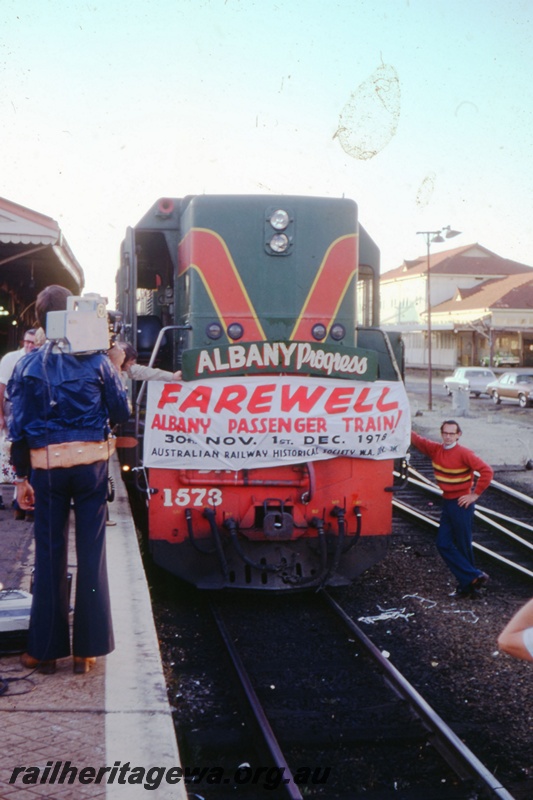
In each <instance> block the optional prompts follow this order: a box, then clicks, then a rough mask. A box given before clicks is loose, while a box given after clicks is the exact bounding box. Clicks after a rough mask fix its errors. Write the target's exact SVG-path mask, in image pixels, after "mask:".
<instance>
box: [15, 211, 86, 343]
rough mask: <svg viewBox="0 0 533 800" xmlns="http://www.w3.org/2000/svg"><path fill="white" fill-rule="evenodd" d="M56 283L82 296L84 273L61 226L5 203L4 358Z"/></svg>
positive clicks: (41, 215)
mask: <svg viewBox="0 0 533 800" xmlns="http://www.w3.org/2000/svg"><path fill="white" fill-rule="evenodd" d="M52 283H58V284H60V285H61V286H65V287H66V288H67V289H70V291H71V292H72V293H73V294H75V295H79V294H81V293H82V289H83V286H84V283H85V279H84V275H83V270H82V268H81V266H80V264H79V263H78V261H77V260H76V258H75V257H74V255H73V253H72V251H71V249H70V247H69V245H68V243H67V241H66V239H65V237H64V236H63V234H62V232H61V230H60V228H59V225H58V224H57V222H56V221H55V220H53V219H51V218H50V217H47V216H45V215H44V214H40V213H39V212H37V211H32V210H31V209H29V208H25V207H24V206H19V205H17V203H13V202H11V201H10V200H6V199H5V198H3V197H0V355H2V354H3V353H4V352H6V351H8V350H10V349H15V347H16V346H17V344H18V342H19V340H20V334H21V331H22V330H23V329H24V328H28V327H32V326H33V325H34V323H35V310H34V303H35V298H36V297H37V295H38V293H39V292H40V291H41V289H44V287H45V286H49V285H50V284H52Z"/></svg>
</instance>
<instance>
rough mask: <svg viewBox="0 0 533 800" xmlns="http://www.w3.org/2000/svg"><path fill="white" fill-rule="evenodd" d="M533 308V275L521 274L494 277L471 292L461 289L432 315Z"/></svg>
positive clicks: (435, 308) (470, 290)
mask: <svg viewBox="0 0 533 800" xmlns="http://www.w3.org/2000/svg"><path fill="white" fill-rule="evenodd" d="M497 308H509V309H530V308H533V275H531V274H524V273H522V274H517V275H508V276H507V277H505V278H494V279H492V280H487V281H485V282H484V283H481V284H479V285H478V286H474V287H472V288H470V289H457V291H456V292H455V295H454V296H453V297H452V298H451V299H450V300H446V301H445V302H444V303H440V304H439V305H437V306H434V307H433V309H432V313H437V314H438V313H447V312H448V313H454V312H455V313H459V312H461V311H473V310H476V309H480V310H481V309H483V310H489V309H497Z"/></svg>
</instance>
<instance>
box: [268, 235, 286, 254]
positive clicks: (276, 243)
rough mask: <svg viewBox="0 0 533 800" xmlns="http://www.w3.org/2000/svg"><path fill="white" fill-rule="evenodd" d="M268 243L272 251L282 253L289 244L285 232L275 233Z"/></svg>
mask: <svg viewBox="0 0 533 800" xmlns="http://www.w3.org/2000/svg"><path fill="white" fill-rule="evenodd" d="M269 244H270V249H271V250H273V251H274V253H284V252H285V250H287V248H288V246H289V237H288V236H287V234H285V233H277V234H276V235H275V236H273V237H272V239H271V240H270V243H269Z"/></svg>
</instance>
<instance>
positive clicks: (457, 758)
mask: <svg viewBox="0 0 533 800" xmlns="http://www.w3.org/2000/svg"><path fill="white" fill-rule="evenodd" d="M321 594H322V596H323V597H324V599H325V600H326V601H327V602H328V603H329V604H330V606H331V608H332V609H333V611H334V612H335V614H336V615H337V616H338V617H339V619H340V620H341V621H342V622H343V623H344V625H345V626H346V627H347V628H348V629H349V631H350V633H351V634H353V635H354V636H356V637H357V639H358V641H359V643H360V644H361V645H362V646H363V647H364V649H365V651H366V652H367V653H368V655H369V656H370V657H371V658H372V660H373V661H374V662H375V663H376V665H377V666H378V668H379V670H380V671H381V672H382V673H383V674H384V675H385V676H386V679H387V681H388V682H389V683H390V684H391V685H392V686H393V688H394V689H395V691H396V692H398V694H399V695H400V696H401V697H402V698H403V699H404V700H405V701H406V702H407V703H408V704H409V706H410V707H411V708H412V710H413V711H414V713H415V714H416V715H417V716H418V718H419V719H420V720H421V721H422V722H423V724H424V725H425V726H426V727H427V729H428V730H429V732H430V734H431V744H432V745H433V746H434V747H435V749H436V750H437V751H438V752H439V753H440V755H441V756H442V757H443V758H444V759H445V761H446V762H447V763H448V765H449V766H450V767H451V768H452V769H453V770H454V772H455V773H456V774H457V775H458V776H459V778H461V780H465V779H469V780H473V781H475V782H476V784H478V785H479V786H480V788H481V790H482V791H483V792H484V797H486V798H499V800H514V798H513V795H511V794H510V793H509V792H508V791H507V789H506V788H505V787H504V786H502V784H501V782H500V781H499V780H498V779H497V778H496V777H495V776H494V775H493V774H492V773H491V772H490V771H489V770H488V769H487V768H486V767H485V766H484V765H483V764H482V763H481V761H480V760H479V759H478V758H477V757H476V756H475V755H474V753H472V751H471V750H470V749H469V748H468V747H467V746H466V745H465V744H464V742H462V741H461V739H459V737H458V736H457V735H456V734H455V733H454V732H453V731H452V730H451V728H450V727H449V726H448V725H447V724H446V723H445V722H444V720H442V719H441V717H440V716H439V715H438V714H437V713H436V711H435V710H434V709H433V708H432V707H431V706H430V705H429V704H428V703H427V702H426V700H424V698H423V697H422V696H421V695H420V694H419V693H418V691H417V690H416V689H415V688H414V687H413V686H412V685H411V684H410V683H409V681H407V679H406V678H405V677H404V676H403V675H402V674H401V672H399V671H398V669H397V668H396V667H395V666H394V665H393V664H391V663H390V661H389V660H388V659H387V658H385V656H384V655H383V654H382V653H381V651H380V650H379V649H378V648H377V647H376V645H375V644H374V643H373V642H372V641H371V640H370V639H369V638H368V636H366V634H365V633H364V632H363V631H362V630H361V628H360V627H359V626H358V625H357V624H356V623H355V622H354V621H353V620H352V618H351V617H350V616H348V614H347V613H346V612H345V611H344V609H342V608H341V607H340V606H339V605H338V603H337V602H336V601H335V600H334V599H333V598H332V597H331V595H330V594H329V593H328V592H327V591H326V590H325V589H323V590H321Z"/></svg>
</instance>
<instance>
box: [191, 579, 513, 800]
mask: <svg viewBox="0 0 533 800" xmlns="http://www.w3.org/2000/svg"><path fill="white" fill-rule="evenodd" d="M210 603H211V609H212V614H213V617H212V618H213V622H214V625H216V629H217V631H218V633H219V636H220V642H222V643H223V644H224V655H223V654H222V652H221V653H220V661H221V663H226V659H228V660H229V661H230V662H231V664H232V672H233V676H234V682H233V687H232V690H231V692H230V693H229V694H227V691H228V686H227V685H226V687H225V688H226V698H225V699H226V700H228V701H229V707H228V708H222V707H217V709H216V711H215V715H214V720H210V719H204V721H203V724H202V728H203V731H200V730H199V729H198V728H194V727H193V728H191V729H190V730H189V731H187V732H186V734H185V735H184V734H183V731H182V736H184V738H183V741H182V743H181V744H180V749H182V751H183V752H185V753H194V754H195V757H196V760H197V761H198V760H199V761H202V760H203V762H204V763H208V761H209V757H210V756H209V753H210V748H212V747H213V744H214V743H213V741H209V738H210V737H208V738H207V739H206V736H205V729H206V728H208V729H211V730H216V731H218V736H219V749H221V750H224V744H223V739H224V735H223V733H222V731H221V726H220V719H224V720H228V719H232V724H231V731H232V732H231V734H230V735H229V737H228V738H229V740H230V741H231V747H230V748H229V751H228V752H227V753H226V752H224V753H220V752H219V756H220V758H221V762H220V763H223V764H224V765H225V772H224V776H225V777H224V778H223V781H224V782H219V783H216V782H214V781H213V782H212V783H211V785H206V784H205V783H201V782H197V783H194V782H193V783H191V784H190V786H189V790H190V792H192V793H191V797H202V798H205V800H211V798H219V797H229V796H230V795H231V796H232V797H234V796H235V792H238V793H239V796H240V797H246V798H248V797H249V798H255V797H261V796H270V797H272V796H275V797H278V798H290V800H299V799H300V798H304V797H305V798H307V797H327V798H328V800H345V799H346V798H353V797H355V796H359V793H361V794H362V796H363V795H364V796H365V797H367V798H372V797H374V798H383V797H389V796H390V797H393V796H394V797H395V798H402V800H411V798H413V800H414V798H417V800H419V798H421V797H431V798H432V800H439V798H446V800H454V799H455V798H462V800H467V798H479V800H481V798H500V800H512V797H513V796H512V795H511V794H510V793H509V792H508V791H507V790H506V789H505V787H504V786H502V785H501V783H500V782H499V780H498V779H497V778H496V777H494V776H493V775H492V774H491V773H490V772H489V771H488V770H487V769H486V768H485V767H484V766H483V764H482V763H481V762H480V761H479V760H478V759H477V758H476V756H475V755H474V754H473V753H472V752H471V751H470V750H469V749H468V748H467V747H466V746H465V745H464V744H463V742H462V741H461V740H460V739H459V738H458V737H457V736H456V735H455V734H454V733H453V731H452V730H451V729H450V728H449V727H448V726H447V725H446V723H445V722H444V721H443V720H442V719H441V717H439V715H438V714H437V713H436V712H435V711H434V710H433V709H432V708H431V706H430V705H429V704H428V703H427V702H426V701H425V700H424V699H423V698H422V697H421V695H420V694H419V693H418V692H417V691H416V690H415V689H414V688H413V687H412V686H411V685H410V684H409V682H408V681H407V680H406V679H405V678H404V677H403V675H402V674H401V673H400V672H399V670H398V669H396V668H395V667H394V666H393V665H392V664H391V663H390V661H389V660H388V659H387V658H386V657H385V656H384V655H383V654H382V652H381V651H380V650H379V649H378V648H377V647H376V646H375V645H374V644H373V643H372V642H371V640H370V639H369V638H368V637H367V636H366V635H365V634H364V633H363V631H362V630H361V628H360V627H359V626H358V625H357V624H356V623H355V622H354V621H353V620H352V619H351V618H350V617H349V615H348V614H346V612H345V611H343V609H342V608H341V607H340V606H339V605H338V603H337V602H336V601H335V600H334V599H333V598H332V597H331V596H330V595H329V594H327V593H326V592H320V593H319V594H315V595H311V596H310V595H305V597H304V596H299V597H294V596H292V597H290V598H287V597H285V596H284V597H272V596H268V597H265V596H261V597H260V598H254V599H250V601H249V602H248V603H247V604H246V607H243V606H242V604H241V603H240V602H235V598H221V597H220V596H216V597H212V598H211V601H210ZM287 628H288V629H289V630H292V631H293V636H292V637H286V636H282V635H280V631H281V630H286V629H287ZM304 640H306V641H307V642H308V643H309V641H311V642H312V643H314V646H312V647H311V652H312V657H311V658H309V659H303V658H302V652H305V648H302V641H304ZM212 644H213V641H212ZM308 649H309V648H308ZM225 675H226V676H227V679H228V681H229V675H230V671H229V670H227V669H226V670H225ZM223 705H224V704H223V703H222V706H223ZM239 730H240V731H241V734H242V738H241V740H240V741H237V740H236V739H235V731H239ZM178 737H179V733H178ZM211 738H212V737H211ZM230 752H232V753H234V754H235V758H234V763H233V764H231V756H230ZM273 792H274V794H273Z"/></svg>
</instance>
